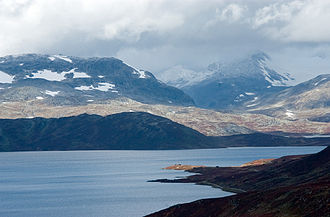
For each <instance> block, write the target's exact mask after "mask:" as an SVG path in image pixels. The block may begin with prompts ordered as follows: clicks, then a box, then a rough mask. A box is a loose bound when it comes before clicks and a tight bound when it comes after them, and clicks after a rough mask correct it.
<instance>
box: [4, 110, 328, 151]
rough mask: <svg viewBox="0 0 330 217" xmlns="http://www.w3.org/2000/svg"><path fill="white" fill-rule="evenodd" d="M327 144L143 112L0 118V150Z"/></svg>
mask: <svg viewBox="0 0 330 217" xmlns="http://www.w3.org/2000/svg"><path fill="white" fill-rule="evenodd" d="M327 144H328V145H330V139H328V138H310V139H307V138H288V137H283V136H274V135H267V134H261V133H255V134H249V135H238V136H224V137H210V136H205V135H203V134H201V133H199V132H198V131H196V130H193V129H191V128H189V127H186V126H184V125H181V124H178V123H176V122H173V121H171V120H169V119H167V118H163V117H160V116H156V115H152V114H149V113H145V112H123V113H119V114H114V115H108V116H99V115H87V114H82V115H79V116H72V117H64V118H49V119H47V118H31V119H30V118H24V119H0V151H54V150H118V149H121V150H164V149H165V150H166V149H196V148H222V147H233V146H235V147H236V146H288V145H289V146H299V145H327Z"/></svg>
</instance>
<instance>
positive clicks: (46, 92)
mask: <svg viewBox="0 0 330 217" xmlns="http://www.w3.org/2000/svg"><path fill="white" fill-rule="evenodd" d="M59 93H60V91H50V90H46V91H45V94H47V95H50V96H52V97H54V96H56V95H57V94H59Z"/></svg>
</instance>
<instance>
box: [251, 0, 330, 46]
mask: <svg viewBox="0 0 330 217" xmlns="http://www.w3.org/2000/svg"><path fill="white" fill-rule="evenodd" d="M329 20H330V1H328V0H307V1H292V2H286V3H275V4H271V5H268V6H265V7H263V8H261V9H259V10H257V12H256V16H255V18H254V19H253V27H254V28H256V29H258V28H259V29H261V30H262V32H264V33H265V35H267V36H268V37H270V38H272V39H274V40H283V41H288V42H312V43H320V42H330V28H328V26H329Z"/></svg>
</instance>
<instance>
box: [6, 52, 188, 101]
mask: <svg viewBox="0 0 330 217" xmlns="http://www.w3.org/2000/svg"><path fill="white" fill-rule="evenodd" d="M118 97H127V98H131V99H134V100H137V101H140V102H144V103H160V104H173V105H193V104H194V102H193V100H192V99H191V98H190V97H189V96H188V95H186V94H184V93H183V92H182V91H181V90H179V89H177V88H174V87H171V86H167V85H166V84H164V83H162V82H160V81H158V80H157V79H156V78H155V77H154V76H153V74H151V73H150V72H147V71H143V70H138V69H136V68H134V67H132V66H129V65H127V64H126V63H124V62H123V61H121V60H119V59H115V58H96V57H94V58H86V59H85V58H79V57H67V56H63V55H37V54H27V55H20V56H5V57H0V102H13V101H26V100H32V99H37V100H39V101H43V102H45V103H47V104H50V105H84V104H88V103H92V102H99V103H102V102H103V101H104V100H109V99H116V98H118Z"/></svg>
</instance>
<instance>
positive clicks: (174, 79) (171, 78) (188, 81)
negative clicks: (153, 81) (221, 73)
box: [157, 65, 213, 88]
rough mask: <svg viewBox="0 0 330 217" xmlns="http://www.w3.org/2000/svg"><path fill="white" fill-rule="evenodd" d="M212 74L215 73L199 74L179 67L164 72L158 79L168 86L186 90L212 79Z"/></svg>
mask: <svg viewBox="0 0 330 217" xmlns="http://www.w3.org/2000/svg"><path fill="white" fill-rule="evenodd" d="M212 74H213V72H212V71H209V70H205V71H202V72H197V71H194V70H191V69H187V68H185V67H183V66H182V65H177V66H174V67H171V68H169V69H167V70H165V71H163V72H162V73H160V74H159V75H158V76H157V78H158V79H159V80H161V81H163V82H165V83H166V84H168V85H171V86H174V87H177V88H184V87H187V86H191V85H194V84H196V83H199V82H201V81H203V80H205V79H207V78H208V77H210V76H211V75H212Z"/></svg>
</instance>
